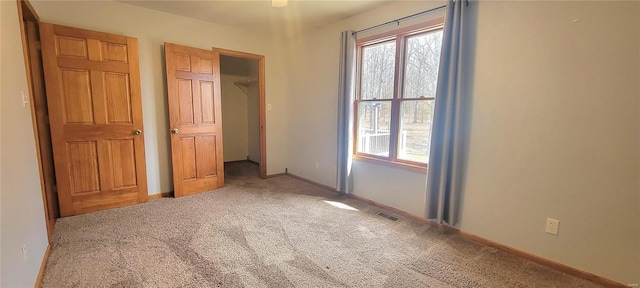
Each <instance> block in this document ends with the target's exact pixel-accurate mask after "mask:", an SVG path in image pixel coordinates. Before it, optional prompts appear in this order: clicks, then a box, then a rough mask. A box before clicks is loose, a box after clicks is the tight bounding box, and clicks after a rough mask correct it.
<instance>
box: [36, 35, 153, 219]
mask: <svg viewBox="0 0 640 288" xmlns="http://www.w3.org/2000/svg"><path fill="white" fill-rule="evenodd" d="M40 37H41V42H42V54H43V61H44V63H43V64H44V73H45V84H46V92H47V103H48V109H49V118H50V125H51V137H52V144H53V156H54V163H55V170H56V180H57V184H58V196H59V203H60V214H61V216H63V217H64V216H70V215H75V214H81V213H87V212H93V211H97V210H102V209H108V208H113V207H119V206H124V205H130V204H135V203H140V202H146V201H147V178H146V167H145V153H144V137H143V134H142V129H143V127H142V103H141V102H142V101H141V96H140V72H139V71H140V70H139V67H138V41H137V39H136V38H131V37H126V36H120V35H114V34H107V33H101V32H95V31H89V30H83V29H77V28H71V27H65V26H59V25H52V24H48V23H41V24H40Z"/></svg>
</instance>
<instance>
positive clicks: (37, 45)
mask: <svg viewBox="0 0 640 288" xmlns="http://www.w3.org/2000/svg"><path fill="white" fill-rule="evenodd" d="M36 49H38V50H42V44H40V41H36Z"/></svg>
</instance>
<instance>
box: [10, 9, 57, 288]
mask: <svg viewBox="0 0 640 288" xmlns="http://www.w3.org/2000/svg"><path fill="white" fill-rule="evenodd" d="M0 7H2V8H1V9H0V12H1V13H2V14H1V16H2V17H1V18H0V19H1V20H0V21H1V23H2V25H1V27H2V28H1V31H0V35H1V38H0V39H1V40H0V42H1V44H0V45H1V49H0V51H2V54H1V61H0V62H1V64H0V65H1V66H0V70H2V74H1V75H0V77H1V78H0V87H1V88H0V89H1V90H0V91H1V94H0V99H1V101H2V106H1V107H0V111H1V112H0V119H1V120H0V127H1V128H0V131H1V134H0V154H1V156H0V157H1V160H0V167H1V168H0V171H1V176H0V179H1V182H0V190H1V191H2V194H1V195H0V207H1V208H0V215H1V217H0V218H1V220H0V221H1V224H0V233H1V234H2V237H1V238H0V239H1V243H0V249H1V250H2V257H1V258H0V259H1V260H0V275H1V276H0V278H1V282H0V286H2V287H33V285H34V283H35V279H36V277H37V275H38V271H39V269H40V263H41V261H42V258H43V257H44V252H45V250H46V247H47V242H48V240H47V231H46V224H45V218H44V208H43V204H42V192H41V187H40V174H39V172H38V160H37V156H36V147H35V141H34V135H33V126H32V121H31V110H30V106H29V105H28V104H27V105H26V107H23V104H22V96H21V93H22V92H24V93H25V95H28V91H29V90H28V89H29V88H28V84H27V78H26V72H25V68H24V58H23V53H22V40H21V38H20V27H19V20H18V10H17V5H16V2H15V1H0ZM22 245H25V246H26V248H27V256H28V260H27V263H26V264H24V261H23V257H22Z"/></svg>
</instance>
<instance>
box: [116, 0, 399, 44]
mask: <svg viewBox="0 0 640 288" xmlns="http://www.w3.org/2000/svg"><path fill="white" fill-rule="evenodd" d="M391 1H395V0H321V1H315V0H289V4H288V5H287V6H286V7H282V8H273V7H271V1H270V0H259V1H255V0H254V1H244V0H227V1H220V0H213V1H212V0H209V1H202V0H201V1H183V0H172V1H166V0H160V1H153V0H143V1H136V0H120V2H124V3H128V4H131V5H135V6H140V7H145V8H150V9H154V10H159V11H164V12H167V13H171V14H176V15H182V16H186V17H190V18H195V19H200V20H204V21H208V22H212V23H217V24H222V25H226V26H232V27H235V28H238V29H243V30H248V31H253V32H257V33H269V34H271V35H273V36H291V35H295V34H297V33H299V32H302V31H308V30H312V29H315V28H318V27H321V26H324V25H328V24H331V23H334V22H337V21H339V20H341V19H344V18H348V17H350V16H353V15H356V14H359V13H362V12H364V11H367V10H369V9H372V8H375V7H379V6H382V5H384V4H388V3H390V2H391Z"/></svg>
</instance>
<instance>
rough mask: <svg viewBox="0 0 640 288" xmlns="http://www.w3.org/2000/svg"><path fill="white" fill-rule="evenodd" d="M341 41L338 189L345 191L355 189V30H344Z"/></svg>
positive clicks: (349, 191)
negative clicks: (353, 176)
mask: <svg viewBox="0 0 640 288" xmlns="http://www.w3.org/2000/svg"><path fill="white" fill-rule="evenodd" d="M340 39H341V41H340V71H339V81H338V165H337V166H338V167H337V174H338V175H337V179H336V189H337V190H338V191H340V192H343V193H351V192H352V191H353V185H352V175H351V163H352V160H353V159H352V155H353V127H354V126H353V121H354V119H353V103H354V100H355V82H354V81H355V66H356V65H355V59H356V57H355V55H356V37H355V36H354V31H344V32H342V34H341V38H340Z"/></svg>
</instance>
